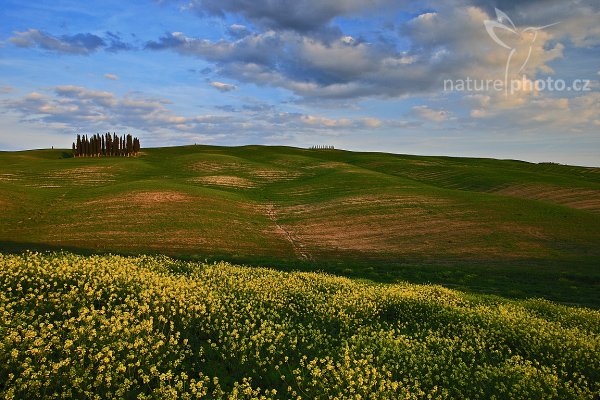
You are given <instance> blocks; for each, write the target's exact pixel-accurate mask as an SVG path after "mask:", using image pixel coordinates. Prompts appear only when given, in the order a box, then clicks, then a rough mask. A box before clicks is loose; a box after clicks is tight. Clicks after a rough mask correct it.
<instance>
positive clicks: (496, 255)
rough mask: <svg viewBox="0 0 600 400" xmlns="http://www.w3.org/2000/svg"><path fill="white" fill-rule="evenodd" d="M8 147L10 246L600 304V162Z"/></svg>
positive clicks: (4, 232)
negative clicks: (98, 152) (101, 153)
mask: <svg viewBox="0 0 600 400" xmlns="http://www.w3.org/2000/svg"><path fill="white" fill-rule="evenodd" d="M143 151H144V153H143V155H141V156H140V157H137V158H86V159H73V158H70V157H69V154H68V153H67V152H65V151H62V150H36V151H26V152H4V153H0V208H1V209H2V210H3V212H2V213H1V214H0V250H3V251H5V252H7V251H9V252H10V251H22V250H24V249H51V250H52V249H69V250H71V251H75V252H79V253H86V254H87V253H96V252H116V253H121V254H141V253H146V254H147V253H163V254H167V255H170V256H175V257H179V258H184V259H189V260H205V259H208V260H228V261H232V262H236V263H245V264H249V265H262V266H271V267H275V268H279V269H284V270H303V271H319V270H322V271H326V272H330V273H334V274H337V275H343V276H347V277H352V278H362V279H368V280H371V281H376V282H390V283H393V282H399V281H405V280H406V281H409V282H413V283H426V282H432V283H439V284H442V285H445V286H447V287H453V288H458V289H461V290H466V291H470V292H483V293H490V294H498V295H502V296H508V297H513V298H525V297H533V296H537V297H544V298H547V299H551V300H555V301H560V302H565V303H573V304H579V305H587V306H592V307H598V306H600V270H599V267H600V169H598V168H596V169H594V168H583V167H571V166H562V165H555V164H531V163H525V162H519V161H500V160H492V159H466V158H448V157H420V156H407V155H392V154H383V153H356V152H347V151H338V150H334V151H331V150H327V151H325V150H305V149H296V148H289V147H262V146H245V147H212V146H187V147H172V148H158V149H144V150H143Z"/></svg>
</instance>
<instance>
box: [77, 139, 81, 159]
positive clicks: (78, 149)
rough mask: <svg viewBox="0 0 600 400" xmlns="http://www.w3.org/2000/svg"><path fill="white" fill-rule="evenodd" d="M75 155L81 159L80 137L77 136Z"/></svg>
mask: <svg viewBox="0 0 600 400" xmlns="http://www.w3.org/2000/svg"><path fill="white" fill-rule="evenodd" d="M77 155H78V156H79V157H81V136H79V134H77Z"/></svg>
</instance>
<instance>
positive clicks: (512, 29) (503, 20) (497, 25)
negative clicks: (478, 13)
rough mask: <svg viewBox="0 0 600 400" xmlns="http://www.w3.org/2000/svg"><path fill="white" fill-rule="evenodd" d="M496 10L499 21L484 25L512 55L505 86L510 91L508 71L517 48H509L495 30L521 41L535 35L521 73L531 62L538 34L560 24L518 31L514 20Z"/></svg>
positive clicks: (505, 71) (508, 61)
mask: <svg viewBox="0 0 600 400" xmlns="http://www.w3.org/2000/svg"><path fill="white" fill-rule="evenodd" d="M495 10H496V19H497V20H496V21H491V20H486V21H484V22H483V24H484V25H485V29H486V30H487V33H488V34H489V35H490V37H491V38H492V39H493V40H494V41H495V42H496V43H498V44H499V45H500V46H502V47H504V48H505V49H508V50H510V53H509V54H508V58H507V59H506V68H505V70H504V82H505V85H504V86H505V89H506V91H507V90H508V86H507V82H508V71H509V69H510V63H511V60H512V58H513V56H514V55H515V53H516V52H517V47H516V46H509V45H508V44H506V43H505V42H504V41H502V39H500V38H499V37H498V35H497V34H496V31H495V30H496V29H503V30H505V31H508V32H509V33H511V34H512V35H514V36H516V37H517V39H521V40H524V39H525V35H527V34H529V33H532V34H533V35H532V36H531V41H530V42H529V52H528V54H527V58H526V59H525V61H524V62H523V64H522V65H521V68H519V71H518V72H517V73H520V72H521V71H523V69H524V68H525V66H526V65H527V63H528V62H529V58H530V57H531V51H532V49H533V44H534V43H535V40H536V39H537V35H538V32H539V31H541V30H542V29H545V28H548V27H550V26H553V25H556V24H558V22H555V23H553V24H549V25H544V26H538V27H534V26H530V27H528V28H525V29H522V30H519V29H517V27H516V26H515V24H513V22H512V20H511V19H510V18H509V17H508V15H506V14H505V13H504V12H502V11H500V10H498V9H497V8H496V9H495ZM507 23H508V24H510V26H509V25H507Z"/></svg>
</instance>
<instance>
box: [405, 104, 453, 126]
mask: <svg viewBox="0 0 600 400" xmlns="http://www.w3.org/2000/svg"><path fill="white" fill-rule="evenodd" d="M412 111H413V113H414V114H416V115H417V116H419V117H420V118H423V119H426V120H428V121H433V122H443V121H447V120H449V119H450V118H451V117H452V113H451V112H449V111H446V110H435V109H433V108H430V107H429V106H426V105H420V106H414V107H413V108H412Z"/></svg>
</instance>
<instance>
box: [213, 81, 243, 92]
mask: <svg viewBox="0 0 600 400" xmlns="http://www.w3.org/2000/svg"><path fill="white" fill-rule="evenodd" d="M209 85H210V86H212V87H214V88H215V89H217V90H218V91H219V92H231V91H234V90H237V88H238V87H237V86H235V85H231V84H229V83H223V82H210V83H209Z"/></svg>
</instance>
